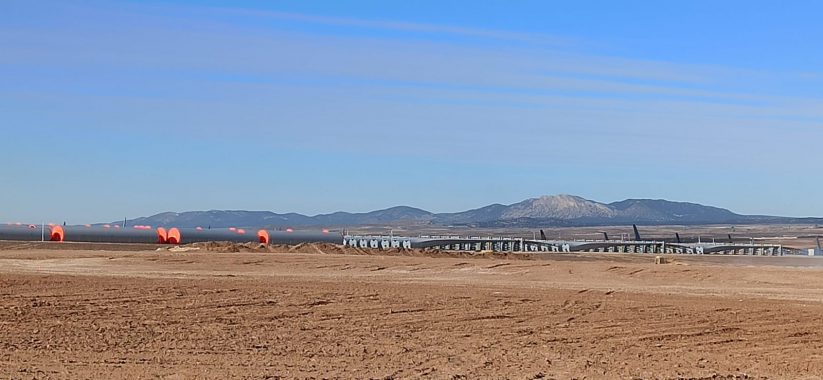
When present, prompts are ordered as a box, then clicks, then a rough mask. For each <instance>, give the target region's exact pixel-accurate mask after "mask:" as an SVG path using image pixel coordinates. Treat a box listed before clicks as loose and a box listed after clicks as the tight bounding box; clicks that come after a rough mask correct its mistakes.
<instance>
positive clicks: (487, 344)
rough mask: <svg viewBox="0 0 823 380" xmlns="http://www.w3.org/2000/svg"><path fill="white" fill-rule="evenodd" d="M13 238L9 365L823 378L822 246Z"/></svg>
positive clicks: (3, 343)
mask: <svg viewBox="0 0 823 380" xmlns="http://www.w3.org/2000/svg"><path fill="white" fill-rule="evenodd" d="M674 260H675V261H674V263H672V264H667V265H654V264H652V261H653V260H652V258H651V257H649V256H633V255H608V254H600V255H599V256H598V255H579V256H578V255H555V256H550V258H548V259H534V258H532V259H529V260H518V259H513V258H506V259H500V258H465V257H452V258H431V257H412V256H374V255H341V254H310V253H269V252H265V253H258V252H238V253H218V252H206V251H204V250H200V251H193V252H180V253H172V252H168V251H162V252H157V251H143V252H122V251H120V252H114V251H87V250H70V251H61V250H45V249H34V250H31V249H30V250H8V249H6V250H2V251H0V378H4V379H5V378H12V379H18V378H19V379H30V378H93V379H109V378H124V377H126V378H165V379H183V378H257V379H263V378H417V377H428V378H434V379H452V378H455V379H457V378H515V379H531V378H558V379H567V378H609V379H611V378H626V379H631V378H643V379H652V378H676V379H677V378H686V379H690V378H698V379H703V378H755V379H761V378H769V379H772V378H785V379H798V378H821V377H823V266H821V265H823V259H820V258H803V257H799V258H776V257H775V258H771V257H748V258H746V257H742V258H741V257H712V258H708V257H675V258H674Z"/></svg>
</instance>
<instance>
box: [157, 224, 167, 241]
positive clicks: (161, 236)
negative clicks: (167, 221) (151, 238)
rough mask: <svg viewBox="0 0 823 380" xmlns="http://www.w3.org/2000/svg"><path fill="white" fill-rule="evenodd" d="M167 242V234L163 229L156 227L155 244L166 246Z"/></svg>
mask: <svg viewBox="0 0 823 380" xmlns="http://www.w3.org/2000/svg"><path fill="white" fill-rule="evenodd" d="M168 242H169V234H168V232H166V229H165V228H163V227H157V243H158V244H166V243H168Z"/></svg>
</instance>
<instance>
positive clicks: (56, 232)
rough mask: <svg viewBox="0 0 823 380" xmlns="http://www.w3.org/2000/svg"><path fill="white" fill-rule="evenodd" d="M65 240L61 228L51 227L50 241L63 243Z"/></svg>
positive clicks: (64, 234)
mask: <svg viewBox="0 0 823 380" xmlns="http://www.w3.org/2000/svg"><path fill="white" fill-rule="evenodd" d="M65 238H66V233H65V232H64V231H63V227H62V226H52V227H51V239H50V240H51V241H63V240H65Z"/></svg>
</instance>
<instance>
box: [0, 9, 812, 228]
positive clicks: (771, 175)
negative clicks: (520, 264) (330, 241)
mask: <svg viewBox="0 0 823 380" xmlns="http://www.w3.org/2000/svg"><path fill="white" fill-rule="evenodd" d="M821 11H823V5H821V4H819V3H818V2H813V1H805V2H804V1H793V2H790V3H787V4H777V3H776V2H757V1H723V2H716V1H688V2H687V1H683V2H660V1H620V2H614V1H562V2H561V1H522V2H510V1H466V2H456V1H455V2H445V1H414V2H386V1H315V2H306V1H265V2H263V1H260V2H257V1H233V2H227V1H226V2H222V1H198V2H194V1H140V2H138V1H134V2H109V1H105V2H104V1H99V2H96V1H76V2H73V1H53V2H50V1H41V2H32V1H16V0H11V1H8V0H7V1H3V2H0V132H2V138H1V139H0V152H2V154H3V155H4V156H5V158H6V161H7V163H8V164H7V165H4V169H3V170H2V171H0V184H1V185H0V199H2V203H0V206H2V207H0V220H2V221H27V222H37V221H45V222H60V221H63V220H66V221H68V222H69V223H86V222H98V221H109V220H116V219H119V218H121V217H123V216H129V217H135V216H142V215H149V214H153V213H157V212H162V211H186V210H205V209H252V210H272V211H276V212H292V211H294V212H301V213H306V214H315V213H324V212H332V211H337V210H346V211H369V210H373V209H378V208H383V207H389V206H394V205H399V204H405V205H410V206H415V207H421V208H424V209H427V210H431V211H442V212H446V211H458V210H463V209H468V208H474V207H480V206H484V205H486V204H489V203H513V202H517V201H520V200H522V199H525V198H529V197H534V196H539V195H542V194H556V193H571V194H577V195H581V196H584V197H586V198H590V199H594V200H599V201H604V202H611V201H616V200H622V199H624V198H641V197H642V198H665V199H671V200H682V201H693V202H699V203H704V204H710V205H717V206H721V207H727V208H730V209H732V210H733V211H736V212H740V213H751V214H776V215H787V216H821V215H823V197H820V196H819V191H818V189H819V188H821V187H823V177H820V176H819V174H818V173H819V166H818V163H819V162H820V160H819V159H818V152H819V151H820V146H821V143H823V129H821V127H823V96H821V88H823V70H821V69H820V68H821V67H823V50H821V49H819V41H821V40H823V24H821V23H820V22H819V15H820V14H821Z"/></svg>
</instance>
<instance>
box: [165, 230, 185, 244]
mask: <svg viewBox="0 0 823 380" xmlns="http://www.w3.org/2000/svg"><path fill="white" fill-rule="evenodd" d="M166 241H168V243H169V244H180V243H182V242H183V235H181V234H180V230H178V229H177V228H176V227H174V228H171V229H170V230H169V233H168V236H167V238H166Z"/></svg>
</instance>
